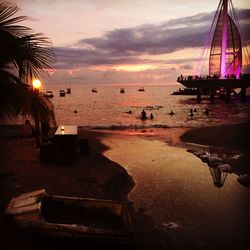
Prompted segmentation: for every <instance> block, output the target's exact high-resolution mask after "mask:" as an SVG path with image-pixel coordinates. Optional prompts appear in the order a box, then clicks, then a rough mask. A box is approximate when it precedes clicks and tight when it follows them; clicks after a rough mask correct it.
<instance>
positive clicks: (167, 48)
mask: <svg viewBox="0 0 250 250" xmlns="http://www.w3.org/2000/svg"><path fill="white" fill-rule="evenodd" d="M12 2H14V3H15V4H17V6H18V7H19V9H20V10H19V12H18V13H17V15H25V16H28V17H29V18H28V19H27V20H25V21H23V22H22V24H23V25H25V26H27V27H30V28H32V29H33V30H34V32H36V33H40V32H41V33H43V34H44V35H45V36H47V37H49V38H50V40H51V42H52V46H53V49H54V52H55V55H56V61H55V63H54V65H53V67H54V70H52V71H50V72H49V75H50V76H49V77H46V78H45V79H44V81H45V82H46V83H58V84H60V83H62V84H68V83H80V84H116V85H121V86H122V85H126V84H139V85H141V84H176V78H177V76H179V75H180V74H183V75H187V74H193V72H194V69H195V66H196V64H197V61H198V60H199V58H200V54H201V52H202V48H203V47H204V44H205V43H206V39H207V34H208V31H209V28H210V25H211V23H212V20H213V16H214V12H215V11H216V9H217V6H218V4H219V0H209V1H201V0H188V1H187V0H174V1H173V0H13V1H12ZM233 5H234V7H235V9H236V12H237V15H238V17H239V22H240V26H241V34H242V37H243V39H244V42H245V44H247V46H249V45H250V1H249V0H233ZM248 51H249V52H250V49H248ZM201 73H203V72H201ZM204 73H205V72H204Z"/></svg>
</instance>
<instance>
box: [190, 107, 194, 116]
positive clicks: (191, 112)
mask: <svg viewBox="0 0 250 250" xmlns="http://www.w3.org/2000/svg"><path fill="white" fill-rule="evenodd" d="M190 116H191V117H193V116H194V113H193V109H190Z"/></svg>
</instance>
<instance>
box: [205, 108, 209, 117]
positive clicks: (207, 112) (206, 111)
mask: <svg viewBox="0 0 250 250" xmlns="http://www.w3.org/2000/svg"><path fill="white" fill-rule="evenodd" d="M204 113H205V114H206V115H207V116H208V115H209V109H208V108H206V109H205V111H204Z"/></svg>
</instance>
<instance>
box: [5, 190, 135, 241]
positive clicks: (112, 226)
mask: <svg viewBox="0 0 250 250" xmlns="http://www.w3.org/2000/svg"><path fill="white" fill-rule="evenodd" d="M5 214H6V217H7V219H9V222H10V223H9V224H10V225H11V226H12V227H14V228H17V229H20V232H30V233H31V234H34V233H35V234H39V235H44V236H53V237H54V236H57V237H63V238H73V239H74V238H77V239H79V238H80V239H81V238H84V239H86V240H95V241H98V240H100V241H102V240H105V241H107V240H108V241H111V242H112V243H122V244H124V243H132V242H134V241H133V235H134V234H133V229H132V223H131V219H130V215H129V213H128V210H127V204H126V203H125V202H119V201H111V200H100V199H99V200H98V199H87V198H79V197H67V196H56V195H48V194H47V192H46V190H45V189H40V190H36V191H33V192H29V193H24V194H21V195H20V196H18V197H14V198H12V199H11V201H10V203H9V205H8V207H7V208H6V211H5Z"/></svg>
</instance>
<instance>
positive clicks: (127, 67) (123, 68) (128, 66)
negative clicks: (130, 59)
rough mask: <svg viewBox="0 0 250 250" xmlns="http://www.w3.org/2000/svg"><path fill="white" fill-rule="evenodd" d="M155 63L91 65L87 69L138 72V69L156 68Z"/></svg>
mask: <svg viewBox="0 0 250 250" xmlns="http://www.w3.org/2000/svg"><path fill="white" fill-rule="evenodd" d="M157 68H158V66H157V65H153V64H125V65H114V66H105V65H102V66H92V67H90V68H89V69H90V70H96V71H109V70H115V71H124V72H140V71H146V70H154V69H157Z"/></svg>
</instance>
